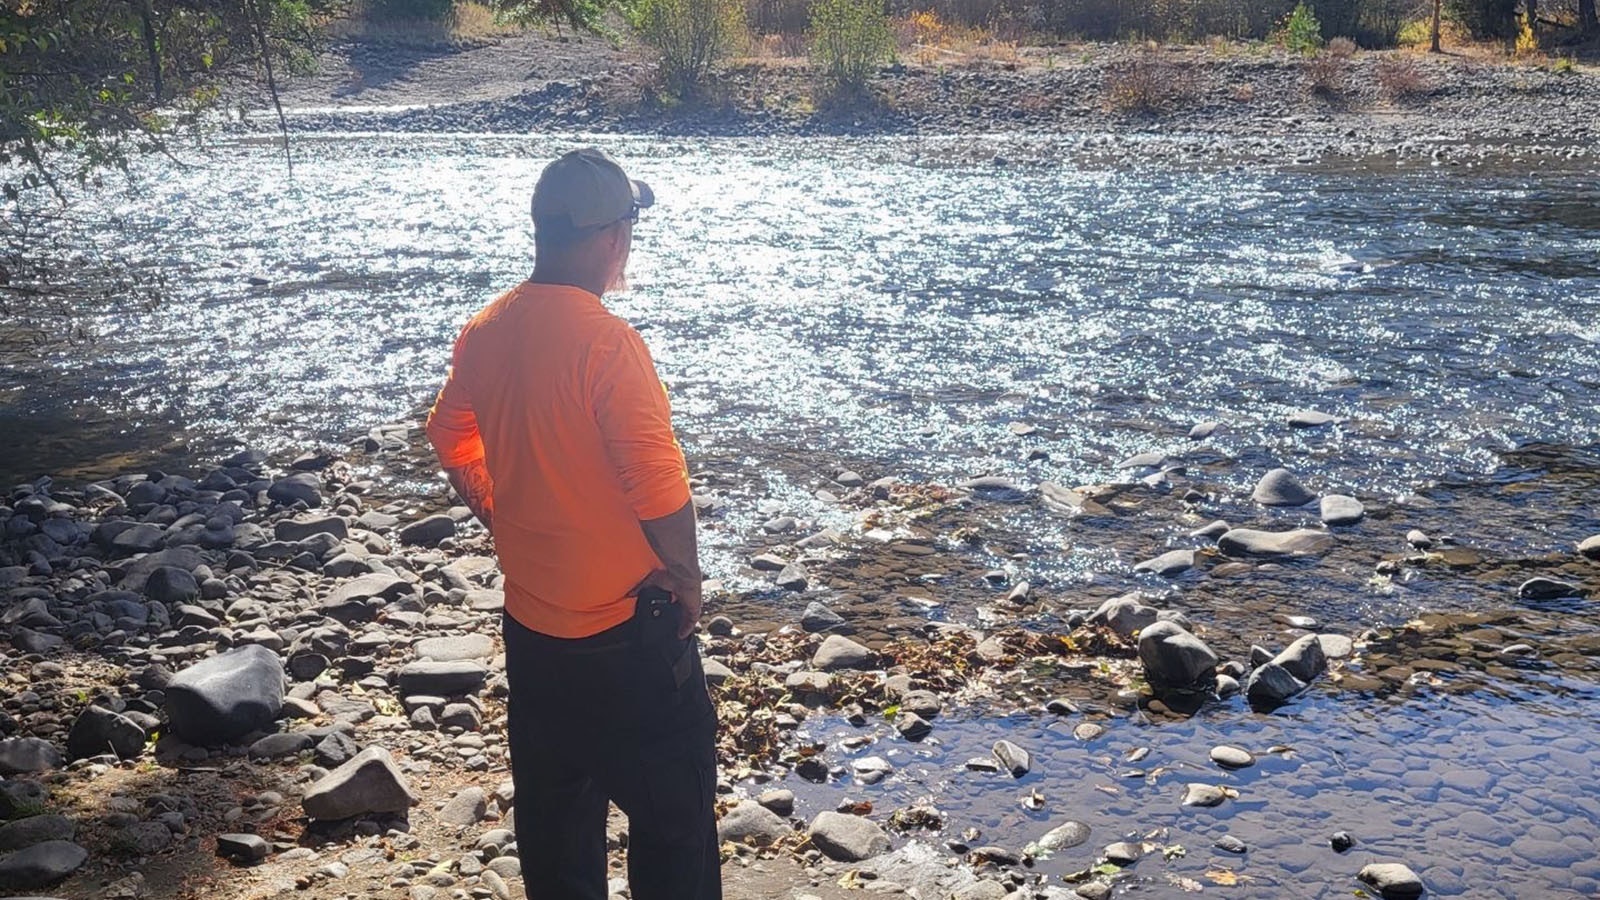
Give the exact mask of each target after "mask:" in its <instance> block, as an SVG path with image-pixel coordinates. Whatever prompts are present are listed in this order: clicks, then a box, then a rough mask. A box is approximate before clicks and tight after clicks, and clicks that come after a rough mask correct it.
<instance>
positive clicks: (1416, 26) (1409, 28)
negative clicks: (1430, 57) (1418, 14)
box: [1394, 19, 1433, 47]
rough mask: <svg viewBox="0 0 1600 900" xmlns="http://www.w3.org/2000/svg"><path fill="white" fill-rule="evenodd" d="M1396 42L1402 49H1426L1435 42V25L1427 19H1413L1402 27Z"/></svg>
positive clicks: (1396, 35)
mask: <svg viewBox="0 0 1600 900" xmlns="http://www.w3.org/2000/svg"><path fill="white" fill-rule="evenodd" d="M1394 40H1395V43H1396V44H1399V45H1400V46H1402V47H1424V46H1427V45H1428V44H1429V43H1430V42H1432V41H1433V23H1432V22H1429V21H1428V20H1427V19H1412V20H1411V21H1409V22H1407V23H1405V24H1404V25H1401V26H1400V30H1399V31H1397V32H1395V36H1394Z"/></svg>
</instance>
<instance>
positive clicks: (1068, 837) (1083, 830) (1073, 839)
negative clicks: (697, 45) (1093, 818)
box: [1026, 821, 1089, 856]
mask: <svg viewBox="0 0 1600 900" xmlns="http://www.w3.org/2000/svg"><path fill="white" fill-rule="evenodd" d="M1087 840H1089V826H1087V825H1085V824H1083V823H1082V822H1071V821H1069V822H1066V823H1064V824H1062V825H1057V826H1056V827H1055V828H1052V829H1050V830H1049V831H1047V832H1045V834H1044V836H1043V837H1041V838H1039V839H1038V840H1037V841H1034V842H1033V843H1032V844H1030V845H1028V847H1027V848H1026V850H1027V853H1028V855H1030V856H1038V855H1039V854H1040V852H1041V851H1042V852H1045V853H1054V852H1055V851H1057V850H1069V849H1071V848H1073V847H1076V846H1078V845H1079V844H1082V843H1084V842H1085V841H1087Z"/></svg>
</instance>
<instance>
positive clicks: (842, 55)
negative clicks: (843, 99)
mask: <svg viewBox="0 0 1600 900" xmlns="http://www.w3.org/2000/svg"><path fill="white" fill-rule="evenodd" d="M893 58H894V35H893V34H892V33H891V31H890V30H889V17H888V16H887V15H885V14H884V11H883V3H882V0H816V2H814V3H813V4H812V7H811V62H812V65H813V66H815V67H816V68H817V71H818V72H820V73H821V74H822V76H823V78H825V79H826V80H827V81H828V82H829V83H830V84H831V85H832V86H833V87H834V88H835V89H838V90H841V91H846V92H857V91H860V90H861V89H862V88H864V87H866V84H867V79H869V78H871V77H872V74H873V73H874V72H876V71H877V70H878V66H879V65H880V64H882V63H884V62H887V61H889V60H891V59H893Z"/></svg>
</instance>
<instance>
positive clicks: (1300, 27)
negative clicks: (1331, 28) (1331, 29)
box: [1277, 2, 1322, 56]
mask: <svg viewBox="0 0 1600 900" xmlns="http://www.w3.org/2000/svg"><path fill="white" fill-rule="evenodd" d="M1277 40H1278V43H1280V44H1282V45H1283V46H1284V47H1286V48H1287V49H1289V50H1290V51H1292V52H1294V53H1301V54H1305V55H1306V56H1310V55H1311V54H1313V53H1316V52H1317V51H1318V50H1321V49H1322V23H1321V22H1319V21H1317V14H1316V12H1315V11H1314V10H1313V9H1312V8H1311V7H1310V6H1308V5H1306V4H1305V3H1303V2H1302V3H1297V4H1295V7H1294V10H1293V11H1292V12H1290V13H1289V15H1288V17H1287V18H1285V19H1284V20H1283V25H1282V27H1280V28H1279V29H1278V34H1277Z"/></svg>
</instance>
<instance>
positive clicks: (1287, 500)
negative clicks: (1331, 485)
mask: <svg viewBox="0 0 1600 900" xmlns="http://www.w3.org/2000/svg"><path fill="white" fill-rule="evenodd" d="M1250 497H1251V499H1253V500H1255V501H1256V502H1257V503H1259V504H1261V505H1262V506H1304V505H1306V504H1307V503H1310V502H1311V501H1313V500H1315V499H1317V495H1316V494H1313V493H1311V491H1309V490H1307V489H1306V486H1305V485H1303V484H1301V483H1300V479H1298V478H1296V477H1295V476H1294V473H1293V472H1290V471H1289V470H1288V469H1281V468H1280V469H1273V470H1272V471H1270V472H1268V473H1267V474H1266V475H1264V476H1262V478H1261V480H1260V481H1259V482H1257V483H1256V489H1255V491H1254V492H1253V493H1251V495H1250Z"/></svg>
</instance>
